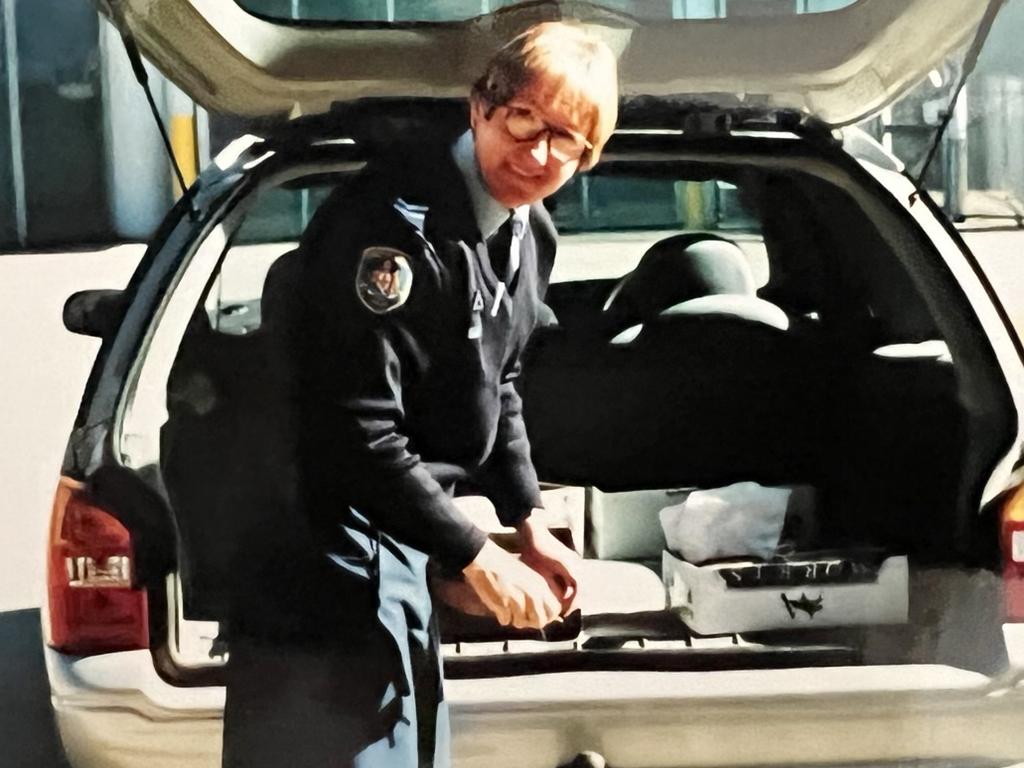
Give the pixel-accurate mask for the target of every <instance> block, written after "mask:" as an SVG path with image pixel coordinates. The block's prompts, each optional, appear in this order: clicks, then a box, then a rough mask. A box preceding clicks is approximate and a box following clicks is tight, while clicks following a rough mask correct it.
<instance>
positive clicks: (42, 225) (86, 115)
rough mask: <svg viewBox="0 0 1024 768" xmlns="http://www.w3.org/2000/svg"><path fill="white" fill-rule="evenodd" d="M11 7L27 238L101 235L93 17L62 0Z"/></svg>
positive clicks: (104, 233) (37, 241) (103, 216)
mask: <svg viewBox="0 0 1024 768" xmlns="http://www.w3.org/2000/svg"><path fill="white" fill-rule="evenodd" d="M16 13H17V21H18V24H17V27H18V69H19V71H18V80H19V86H20V102H21V129H22V141H23V152H24V171H25V194H26V198H27V199H26V206H27V216H28V239H29V242H30V243H31V244H33V245H44V244H50V243H58V242H69V241H82V240H89V239H93V240H95V239H101V238H103V239H105V238H107V237H109V234H108V230H109V227H108V225H107V222H108V220H109V213H108V210H107V205H106V199H107V194H106V190H105V188H104V187H105V185H104V177H105V174H104V168H103V143H104V142H103V109H102V103H101V99H100V76H99V70H100V67H99V50H98V47H99V30H98V24H99V20H98V16H97V14H96V11H95V9H93V8H92V7H91V6H90V5H88V4H85V3H72V4H70V5H69V4H68V3H65V2H63V0H33V2H30V3H17V4H16ZM6 148H7V145H5V149H6Z"/></svg>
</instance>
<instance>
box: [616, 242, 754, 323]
mask: <svg viewBox="0 0 1024 768" xmlns="http://www.w3.org/2000/svg"><path fill="white" fill-rule="evenodd" d="M756 288H757V286H756V284H755V282H754V275H753V273H752V272H751V269H750V265H749V263H748V262H747V257H746V256H745V255H744V253H743V251H742V250H741V249H740V248H739V246H737V245H736V244H735V243H733V242H731V241H729V240H725V239H723V238H720V237H716V236H715V235H710V234H707V233H691V234H685V235H675V236H673V237H667V238H665V239H664V240H659V241H658V242H657V243H655V244H654V245H652V246H651V247H650V248H649V249H648V250H647V252H646V253H645V254H644V255H643V258H642V259H640V263H639V264H638V265H637V267H636V269H634V270H633V271H632V272H630V273H629V274H628V275H626V276H625V277H623V278H622V279H621V280H620V281H619V282H618V283H617V284H616V285H615V287H614V288H613V289H612V292H611V294H610V295H609V297H608V300H607V301H606V302H605V306H604V311H605V313H606V316H607V317H608V324H609V330H611V331H613V332H615V333H618V332H619V331H621V330H623V329H625V328H627V327H629V326H631V325H635V324H636V323H642V322H645V321H647V320H652V319H653V318H655V317H656V316H657V315H658V314H659V313H661V312H662V311H663V310H665V309H668V308H669V307H672V306H675V305H676V304H679V303H681V302H684V301H688V300H690V299H695V298H698V297H700V296H712V295H721V294H739V295H747V296H753V295H754V294H755V291H756Z"/></svg>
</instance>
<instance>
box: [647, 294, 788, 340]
mask: <svg viewBox="0 0 1024 768" xmlns="http://www.w3.org/2000/svg"><path fill="white" fill-rule="evenodd" d="M696 315H700V316H702V317H736V318H740V319H742V320H751V321H753V322H756V323H761V324H763V325H768V326H771V327H772V328H778V329H779V330H780V331H787V330H789V316H788V315H787V314H786V313H785V312H783V311H782V310H781V309H779V307H777V306H775V305H774V304H772V303H770V302H767V301H765V300H764V299H759V298H757V297H756V296H728V295H727V296H701V297H700V298H696V299H690V300H689V301H683V302H680V303H679V304H676V305H675V306H672V307H669V308H668V309H666V310H665V311H664V312H662V313H661V315H660V316H661V317H680V316H696Z"/></svg>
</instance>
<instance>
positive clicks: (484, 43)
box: [99, 0, 1001, 125]
mask: <svg viewBox="0 0 1024 768" xmlns="http://www.w3.org/2000/svg"><path fill="white" fill-rule="evenodd" d="M99 2H100V6H101V8H105V9H106V10H107V13H108V15H112V16H113V18H115V19H117V20H118V23H119V24H120V25H121V26H122V27H123V28H125V29H127V30H130V32H131V34H132V35H133V36H134V38H135V39H136V40H137V42H138V44H139V46H140V48H141V49H142V51H143V53H145V54H146V56H147V57H148V58H149V59H150V60H152V61H153V62H154V63H155V64H156V65H157V66H158V67H159V68H160V69H161V70H162V71H163V72H164V73H165V74H166V75H167V76H168V77H169V78H170V79H171V80H173V81H174V82H175V83H177V84H178V85H179V86H180V87H181V88H182V89H183V90H185V91H186V92H187V93H188V94H189V95H190V96H192V97H193V98H194V99H195V100H196V101H197V102H199V103H200V104H202V105H203V106H204V107H207V108H208V109H211V110H214V111H219V112H230V113H236V114H242V115H250V116H255V115H274V114H277V115H281V114H287V115H298V114H309V113H313V112H324V111H326V110H327V109H329V107H330V106H331V104H332V103H334V102H337V101H349V100H352V99H356V98H360V97H366V96H373V97H386V96H392V97H412V96H424V95H426V96H433V97H458V96H465V95H466V94H467V93H468V91H469V87H470V85H471V84H472V82H473V80H474V79H475V77H476V76H478V75H479V73H480V71H482V68H483V65H484V63H485V61H486V58H487V56H488V55H489V53H490V52H491V51H493V50H494V49H495V48H497V47H498V46H499V45H500V44H502V43H504V42H505V41H506V40H509V39H510V38H511V37H513V36H514V35H515V34H517V33H519V32H520V31H522V30H523V29H525V28H526V27H527V26H529V25H530V24H531V23H534V22H536V21H540V20H545V19H553V18H566V19H576V20H578V21H580V22H581V23H583V24H584V25H586V26H587V27H589V28H590V29H592V30H593V31H594V32H595V33H596V34H598V35H600V36H602V37H604V38H605V39H606V40H607V42H608V43H609V45H610V46H611V47H612V49H613V50H614V51H615V52H616V54H618V56H619V58H620V87H621V91H622V93H623V95H624V96H641V95H643V96H658V97H673V98H676V99H681V100H686V101H692V102H695V103H700V104H717V105H720V106H729V107H736V106H748V107H750V106H753V107H759V108H771V109H795V110H798V111H801V112H804V113H806V114H810V115H814V116H816V117H818V118H819V119H821V120H822V121H824V122H827V123H829V124H832V125H845V124H849V123H853V122H856V121H858V120H861V119H863V118H865V117H867V116H868V115H870V114H872V113H874V112H876V111H878V110H880V109H882V108H883V107H885V106H886V105H887V104H889V103H891V102H892V101H893V100H895V99H896V98H897V97H898V96H899V95H900V94H901V93H902V92H904V91H905V90H906V89H908V88H909V87H911V86H913V85H914V84H916V83H917V82H918V81H920V80H921V79H922V78H923V77H924V76H926V75H927V74H928V73H929V72H930V71H931V70H932V69H933V68H935V67H938V66H939V65H940V64H941V62H942V60H943V58H944V57H945V56H946V55H947V54H949V53H950V52H952V51H954V50H956V49H958V48H961V47H963V46H965V45H967V44H969V43H970V42H971V41H972V40H974V39H975V37H976V36H977V34H978V30H979V29H982V30H986V29H987V25H988V24H989V23H990V22H991V17H992V14H993V13H994V11H995V9H996V8H998V7H999V5H1000V4H1001V0H987V1H986V2H982V1H981V0H979V1H978V2H963V0H901V2H898V3H897V2H891V0H858V2H856V3H854V4H853V5H850V6H848V7H846V8H843V9H841V10H837V11H832V12H829V13H816V14H805V15H792V16H779V17H768V16H765V17H758V18H745V17H725V18H720V19H700V20H683V19H674V20H660V21H641V20H637V19H634V18H632V17H629V16H626V15H624V14H620V13H617V12H615V11H610V10H606V9H603V8H600V7H599V6H596V5H592V4H589V3H580V2H558V1H556V0H548V1H542V2H533V3H523V4H517V5H515V6H511V7H507V8H503V9H501V10H499V11H496V12H494V13H492V14H488V15H484V16H480V17H477V18H475V19H470V20H468V21H463V22H446V23H427V22H405V23H392V24H382V23H360V22H349V23H345V24H342V23H338V24H326V25H324V24H304V25H294V24H293V25H289V24H286V23H282V22H279V21H273V20H269V19H264V18H260V17H257V16H254V15H251V14H249V13H247V12H246V11H245V10H243V9H242V8H241V7H240V6H239V5H237V4H236V3H234V2H231V0H117V2H113V1H112V0H99ZM111 11H113V13H112V14H111ZM440 51H443V52H444V55H440V54H439V52H440Z"/></svg>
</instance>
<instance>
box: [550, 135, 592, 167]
mask: <svg viewBox="0 0 1024 768" xmlns="http://www.w3.org/2000/svg"><path fill="white" fill-rule="evenodd" d="M548 146H550V148H551V154H552V155H554V156H555V157H556V158H558V159H559V160H562V161H563V162H564V161H565V160H579V158H580V157H582V156H583V152H584V150H586V144H585V143H584V142H583V141H582V140H581V139H578V138H576V137H575V136H568V135H566V134H553V135H552V136H551V139H550V141H549V144H548Z"/></svg>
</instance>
